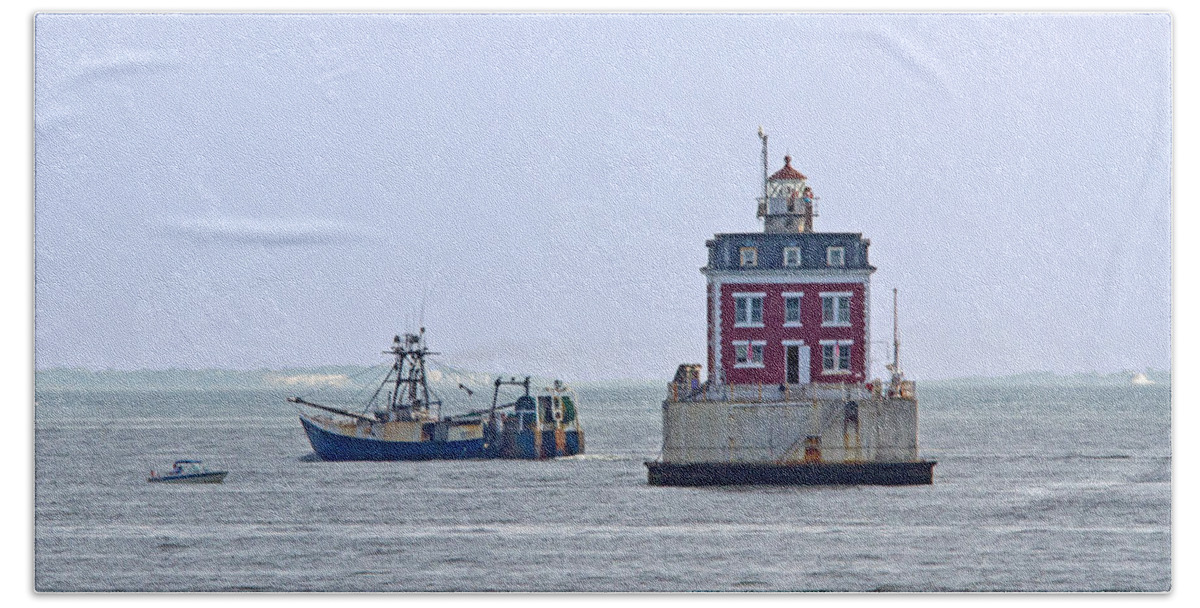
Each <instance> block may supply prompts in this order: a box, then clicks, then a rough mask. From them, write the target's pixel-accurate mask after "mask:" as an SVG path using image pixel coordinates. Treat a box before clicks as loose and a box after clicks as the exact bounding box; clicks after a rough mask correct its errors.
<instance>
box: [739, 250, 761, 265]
mask: <svg viewBox="0 0 1200 608" xmlns="http://www.w3.org/2000/svg"><path fill="white" fill-rule="evenodd" d="M738 254H739V258H740V260H741V265H742V266H758V248H756V247H742V248H741V249H739V250H738Z"/></svg>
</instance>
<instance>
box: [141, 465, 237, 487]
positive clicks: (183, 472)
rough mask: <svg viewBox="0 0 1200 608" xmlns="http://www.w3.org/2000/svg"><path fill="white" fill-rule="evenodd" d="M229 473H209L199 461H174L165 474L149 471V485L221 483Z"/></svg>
mask: <svg viewBox="0 0 1200 608" xmlns="http://www.w3.org/2000/svg"><path fill="white" fill-rule="evenodd" d="M228 474H229V471H210V470H208V469H207V468H205V467H204V463H202V462H200V461H199V460H176V461H175V463H174V464H172V465H171V470H170V471H169V472H167V473H161V474H160V473H156V472H154V471H150V477H149V478H147V479H146V481H148V482H150V483H221V482H222V481H225V476H226V475H228Z"/></svg>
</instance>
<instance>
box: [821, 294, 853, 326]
mask: <svg viewBox="0 0 1200 608" xmlns="http://www.w3.org/2000/svg"><path fill="white" fill-rule="evenodd" d="M842 298H845V300H846V318H844V319H843V318H841V314H840V311H841V309H842V308H841V306H839V305H838V300H839V299H842ZM853 298H854V292H852V291H822V292H821V327H850V317H851V316H852V314H851V311H852V310H853V305H854V300H853ZM827 299H832V300H833V309H832V310H833V316H832V317H831V318H829V319H826V318H825V300H827Z"/></svg>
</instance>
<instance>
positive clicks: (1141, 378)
mask: <svg viewBox="0 0 1200 608" xmlns="http://www.w3.org/2000/svg"><path fill="white" fill-rule="evenodd" d="M1129 383H1130V384H1132V385H1134V386H1146V385H1149V384H1154V381H1153V380H1151V379H1150V378H1147V377H1146V374H1143V373H1140V372H1139V373H1136V374H1134V375H1133V377H1132V378H1130V379H1129Z"/></svg>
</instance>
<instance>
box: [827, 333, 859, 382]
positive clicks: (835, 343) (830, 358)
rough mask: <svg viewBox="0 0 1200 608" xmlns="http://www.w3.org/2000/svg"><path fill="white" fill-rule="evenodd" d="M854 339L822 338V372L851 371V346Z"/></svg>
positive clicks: (839, 372)
mask: <svg viewBox="0 0 1200 608" xmlns="http://www.w3.org/2000/svg"><path fill="white" fill-rule="evenodd" d="M853 345H854V341H853V340H821V372H822V373H826V374H848V373H850V347H851V346H853Z"/></svg>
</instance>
